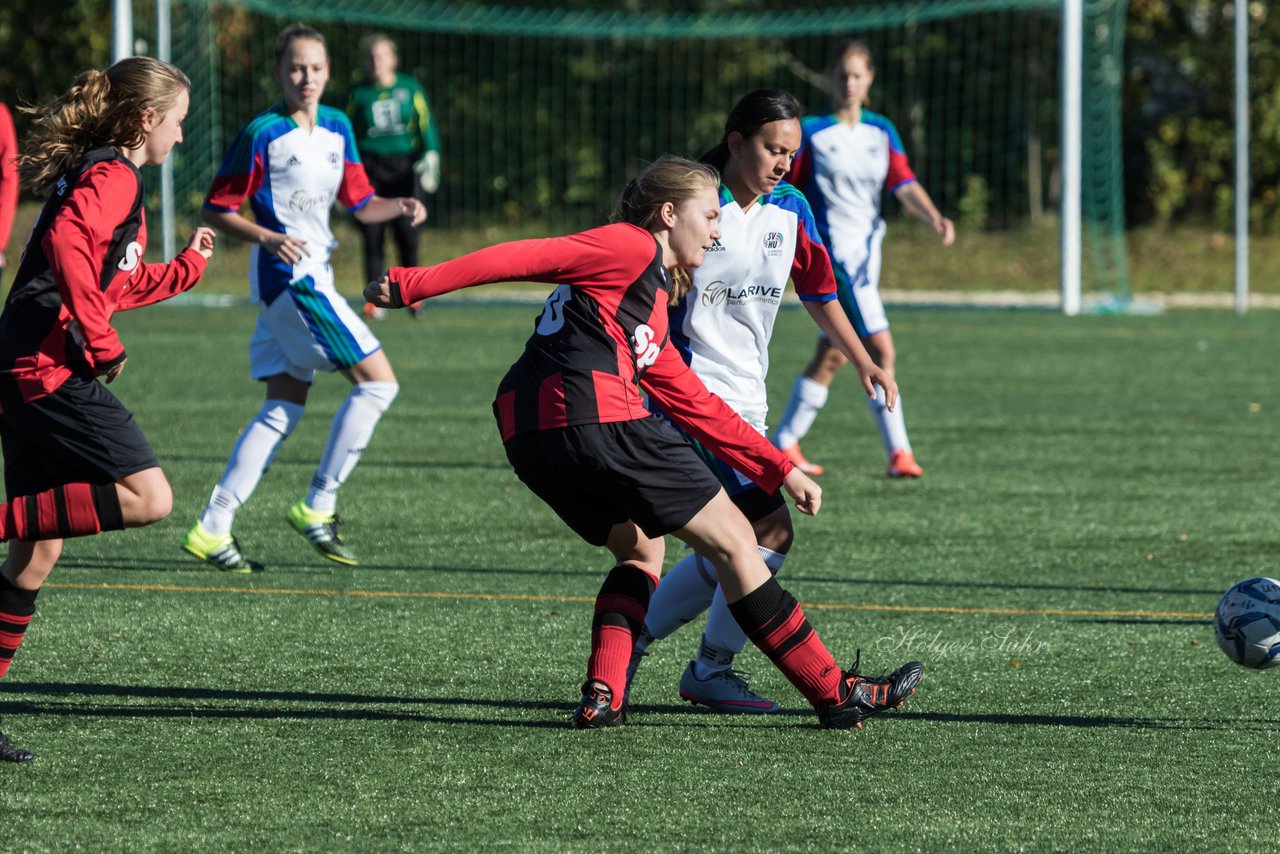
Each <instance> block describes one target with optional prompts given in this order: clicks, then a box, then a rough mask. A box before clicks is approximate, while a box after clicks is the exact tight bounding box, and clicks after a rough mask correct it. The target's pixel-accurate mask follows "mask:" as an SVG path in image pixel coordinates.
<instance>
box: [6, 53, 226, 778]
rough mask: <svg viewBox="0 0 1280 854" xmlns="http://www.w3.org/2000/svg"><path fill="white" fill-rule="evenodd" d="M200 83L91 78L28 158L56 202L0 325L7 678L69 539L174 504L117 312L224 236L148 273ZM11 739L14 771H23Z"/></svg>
mask: <svg viewBox="0 0 1280 854" xmlns="http://www.w3.org/2000/svg"><path fill="white" fill-rule="evenodd" d="M190 87H191V84H190V82H189V81H188V80H187V77H186V75H185V74H183V73H182V72H181V71H179V70H178V69H176V68H174V67H173V66H171V65H168V64H167V63H163V62H159V61H157V60H154V59H149V58H146V57H133V58H130V59H124V60H121V61H120V62H117V63H116V64H115V65H112V66H111V67H110V68H108V69H107V70H106V71H105V72H100V71H86V72H84V73H83V74H81V75H80V76H79V77H78V78H77V79H76V81H75V83H74V84H73V85H72V87H71V89H70V90H69V91H68V92H67V93H66V94H64V95H62V96H61V97H59V98H57V99H55V100H54V101H52V102H51V103H49V104H47V105H44V106H42V107H38V108H34V109H31V110H30V111H29V112H31V113H33V114H35V115H37V116H39V118H37V119H36V121H35V123H34V127H33V130H32V132H31V135H30V137H29V138H28V139H27V141H26V145H25V147H24V151H25V152H26V153H25V154H23V155H22V157H21V158H20V159H19V171H20V173H21V175H22V177H23V180H24V181H25V182H26V183H27V184H28V185H29V186H30V187H31V188H32V189H33V190H35V191H36V192H37V193H48V194H49V201H48V202H47V203H46V204H45V206H44V210H43V211H42V212H41V213H40V218H39V219H38V220H37V222H36V226H35V229H34V230H33V231H32V233H31V237H30V239H29V240H28V241H27V247H26V251H25V252H24V253H23V256H22V261H21V263H20V264H19V265H18V271H17V274H16V276H15V277H14V282H13V288H12V290H11V291H10V293H9V297H8V299H7V300H6V301H5V305H4V311H3V313H0V445H3V451H4V481H5V490H6V492H7V493H8V499H9V500H8V501H7V502H5V503H3V504H0V540H5V541H8V543H9V553H8V556H7V557H6V558H5V560H4V564H3V565H2V566H0V676H3V675H4V674H5V673H6V672H7V671H8V669H9V664H10V662H11V661H12V659H13V655H14V653H15V652H16V651H17V648H18V645H19V644H20V643H21V642H22V637H23V634H24V633H25V631H26V629H27V625H28V624H29V623H30V622H31V617H32V615H33V614H34V613H35V600H36V594H37V592H38V591H39V590H40V587H41V585H43V584H44V581H45V579H46V578H47V577H48V575H49V573H50V572H51V571H52V570H53V567H54V564H56V563H57V560H58V557H59V556H60V555H61V553H62V540H63V539H64V538H66V537H81V536H87V535H90V534H96V533H98V532H99V531H106V530H118V529H121V528H127V527H137V526H141V525H150V524H151V523H153V522H157V521H159V520H161V519H163V518H164V517H165V516H167V515H169V510H170V507H171V505H172V501H173V496H172V493H171V491H170V489H169V483H168V481H167V480H166V479H165V476H164V472H162V471H161V470H160V464H159V463H158V462H157V461H156V457H155V454H154V453H153V452H152V450H151V446H150V445H149V444H148V443H147V439H146V436H144V435H143V434H142V431H141V430H140V429H139V427H138V425H137V423H136V422H135V421H134V420H133V415H132V414H131V413H130V412H129V410H128V409H126V408H125V406H124V405H123V404H122V403H120V401H119V400H118V399H116V397H115V396H114V395H113V394H111V392H109V391H107V390H106V389H105V388H104V387H103V386H102V385H101V384H99V383H98V381H97V378H98V377H102V378H103V379H105V381H106V382H108V383H110V382H112V381H113V380H115V379H116V378H117V377H119V376H120V373H121V371H123V370H124V366H125V362H126V358H127V357H126V355H125V349H124V345H123V344H121V342H120V339H119V337H118V336H117V335H116V331H115V329H114V328H112V326H111V316H112V314H114V313H115V312H116V311H124V310H127V309H132V308H139V307H141V306H144V305H150V304H152V303H156V302H160V301H161V300H164V299H168V298H169V297H172V296H175V295H176V294H179V293H181V292H182V291H185V290H187V289H189V288H191V287H192V286H194V285H195V284H196V282H197V281H199V279H200V276H201V275H202V274H203V273H204V269H205V264H206V263H207V262H208V259H209V258H210V257H212V255H213V240H214V237H213V231H212V230H211V229H208V228H198V229H196V230H195V232H194V233H193V234H192V236H191V240H190V241H189V242H188V244H187V248H186V249H184V250H183V251H182V252H181V253H179V254H178V256H177V257H176V258H174V260H173V261H170V262H169V263H167V264H148V263H146V262H144V261H142V255H143V253H144V252H145V251H146V245H147V228H146V219H145V216H144V212H143V207H142V203H143V194H142V173H141V172H140V171H139V169H140V167H142V166H159V165H160V164H161V163H163V162H164V161H165V158H167V157H168V156H169V152H170V151H171V150H172V149H173V147H174V146H175V145H177V144H178V143H180V142H182V121H183V119H184V118H186V115H187V108H188V106H189V103H190V97H189V94H188V93H189V90H190ZM31 758H32V754H31V753H30V752H29V751H25V750H20V749H18V748H15V747H13V746H12V745H10V744H9V743H8V740H7V739H5V738H4V737H3V736H0V759H7V760H10V761H25V760H28V759H31Z"/></svg>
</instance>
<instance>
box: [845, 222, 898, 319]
mask: <svg viewBox="0 0 1280 854" xmlns="http://www.w3.org/2000/svg"><path fill="white" fill-rule="evenodd" d="M883 240H884V230H883V229H876V230H875V231H874V232H872V234H871V236H870V237H869V238H868V239H867V240H865V241H862V242H859V241H854V242H853V243H852V245H850V246H848V247H847V248H846V247H841V250H835V249H834V248H833V249H832V251H831V266H832V268H833V269H834V271H835V274H836V293H837V295H838V296H839V297H840V305H841V306H843V307H844V312H845V314H847V315H848V316H849V322H850V323H851V324H853V328H854V331H855V332H857V333H858V337H859V338H868V337H870V336H872V335H875V334H876V333H877V332H884V331H885V330H886V329H888V328H889V318H888V317H887V316H886V315H885V313H884V302H883V301H882V300H881V299H880V261H881V255H880V245H881V243H882V242H883Z"/></svg>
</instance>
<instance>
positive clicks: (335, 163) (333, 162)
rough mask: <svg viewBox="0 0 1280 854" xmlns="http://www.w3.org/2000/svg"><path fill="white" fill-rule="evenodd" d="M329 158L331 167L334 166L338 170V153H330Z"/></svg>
mask: <svg viewBox="0 0 1280 854" xmlns="http://www.w3.org/2000/svg"><path fill="white" fill-rule="evenodd" d="M328 156H329V165H330V166H332V167H333V168H334V169H337V168H338V152H336V151H330V152H329V155H328Z"/></svg>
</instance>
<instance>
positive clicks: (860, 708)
mask: <svg viewBox="0 0 1280 854" xmlns="http://www.w3.org/2000/svg"><path fill="white" fill-rule="evenodd" d="M861 663H862V651H861V650H859V651H858V658H857V660H856V661H855V662H854V663H853V668H852V669H850V670H846V671H845V672H844V673H843V674H842V676H843V684H842V685H841V686H840V701H839V702H838V703H831V704H829V705H826V706H817V707H816V710H817V712H818V724H819V725H820V726H821V727H822V728H823V729H862V722H863V721H864V720H866V719H867V718H869V717H871V716H872V715H878V714H880V713H881V712H883V711H885V710H887V709H897V708H901V707H902V704H903V703H904V702H906V699H907V697H910V696H911V695H912V694H914V693H915V692H916V686H917V685H919V684H920V680H921V679H923V678H924V665H923V664H921V663H920V662H918V661H912V662H909V663H907V664H904V665H902V666H901V667H899V668H898V669H897V670H895V671H893V672H892V673H890V674H889V675H888V676H877V677H876V678H874V679H868V678H867V677H865V676H863V675H861V674H860V673H858V665H859V664H861Z"/></svg>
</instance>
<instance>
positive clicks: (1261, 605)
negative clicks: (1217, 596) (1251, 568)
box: [1213, 578, 1280, 670]
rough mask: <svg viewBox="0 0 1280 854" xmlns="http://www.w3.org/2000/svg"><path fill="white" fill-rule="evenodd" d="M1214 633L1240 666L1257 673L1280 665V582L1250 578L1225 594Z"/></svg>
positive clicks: (1272, 579)
mask: <svg viewBox="0 0 1280 854" xmlns="http://www.w3.org/2000/svg"><path fill="white" fill-rule="evenodd" d="M1213 633H1214V634H1215V635H1217V637H1218V646H1220V647H1222V651H1223V652H1225V653H1226V654H1227V658H1229V659H1231V660H1232V661H1234V662H1235V663H1236V664H1240V665H1243V666H1245V667H1252V668H1255V669H1257V670H1263V669H1265V668H1268V667H1275V666H1276V665H1277V664H1280V581H1276V580H1275V579H1274V578H1250V579H1247V580H1245V581H1241V582H1240V583H1239V584H1237V585H1235V586H1234V587H1232V588H1231V589H1230V590H1228V591H1227V592H1226V593H1224V594H1223V596H1222V601H1220V602H1219V603H1218V610H1217V612H1216V613H1215V614H1214V618H1213Z"/></svg>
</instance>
